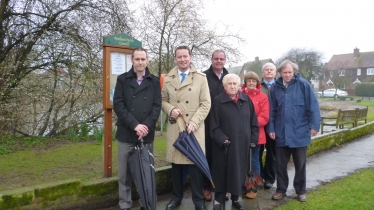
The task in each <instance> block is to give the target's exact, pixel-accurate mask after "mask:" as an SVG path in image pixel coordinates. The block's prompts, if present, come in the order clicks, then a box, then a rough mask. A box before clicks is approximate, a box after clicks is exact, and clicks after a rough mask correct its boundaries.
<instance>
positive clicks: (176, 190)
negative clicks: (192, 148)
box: [171, 163, 204, 207]
mask: <svg viewBox="0 0 374 210" xmlns="http://www.w3.org/2000/svg"><path fill="white" fill-rule="evenodd" d="M183 170H184V164H174V163H173V164H171V173H172V177H173V191H172V200H174V201H181V200H182V198H183ZM188 173H189V175H190V183H191V191H192V201H193V203H194V204H195V206H199V207H201V206H203V205H204V193H203V173H202V172H201V171H200V170H199V169H198V168H197V167H196V166H195V165H188Z"/></svg>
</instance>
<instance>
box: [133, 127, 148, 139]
mask: <svg viewBox="0 0 374 210" xmlns="http://www.w3.org/2000/svg"><path fill="white" fill-rule="evenodd" d="M134 130H135V131H136V135H138V136H139V138H138V140H140V139H141V138H142V137H144V136H146V135H148V127H147V126H146V125H143V124H138V125H137V126H136V127H135V129H134Z"/></svg>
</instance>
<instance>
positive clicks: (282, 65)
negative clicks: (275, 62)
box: [277, 59, 299, 74]
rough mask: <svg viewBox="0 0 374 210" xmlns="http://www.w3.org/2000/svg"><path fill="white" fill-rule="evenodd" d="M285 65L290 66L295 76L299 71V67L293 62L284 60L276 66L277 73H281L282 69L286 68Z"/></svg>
mask: <svg viewBox="0 0 374 210" xmlns="http://www.w3.org/2000/svg"><path fill="white" fill-rule="evenodd" d="M287 64H290V65H291V67H292V68H293V73H294V74H296V73H297V72H298V71H299V66H298V65H297V64H296V63H294V62H292V61H290V60H288V59H286V60H284V61H283V62H282V63H281V64H280V65H279V66H278V68H277V71H278V72H279V73H281V71H282V70H283V69H284V68H286V67H287Z"/></svg>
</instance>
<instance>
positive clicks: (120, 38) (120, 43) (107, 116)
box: [103, 34, 142, 177]
mask: <svg viewBox="0 0 374 210" xmlns="http://www.w3.org/2000/svg"><path fill="white" fill-rule="evenodd" d="M138 47H142V43H141V42H140V41H138V40H136V39H134V38H133V37H130V36H128V35H127V34H115V35H109V36H105V37H104V39H103V108H104V139H103V166H104V170H103V176H104V177H111V176H112V168H113V167H112V163H113V161H112V130H113V124H112V114H113V111H112V110H113V96H114V89H115V87H116V83H117V77H118V75H120V74H123V73H125V72H127V71H128V70H130V68H131V66H132V63H131V53H132V51H133V50H134V49H135V48H138Z"/></svg>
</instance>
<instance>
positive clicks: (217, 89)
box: [203, 50, 229, 201]
mask: <svg viewBox="0 0 374 210" xmlns="http://www.w3.org/2000/svg"><path fill="white" fill-rule="evenodd" d="M210 61H211V62H212V65H210V67H209V69H207V70H206V71H204V72H203V73H205V74H206V78H207V80H208V86H209V92H210V99H211V101H213V99H214V97H216V96H217V95H219V94H220V93H222V92H223V90H224V88H223V85H222V79H223V77H224V76H225V75H226V74H228V73H229V72H228V71H227V70H226V69H225V67H224V66H225V64H226V54H225V51H223V50H215V51H214V52H213V53H212V58H211V59H210ZM210 114H211V111H210V112H209V114H208V117H207V118H206V119H205V121H204V123H205V155H206V159H207V160H208V165H209V167H210V168H211V166H212V138H211V136H210V126H209V118H210ZM204 197H205V200H207V201H211V200H212V188H211V184H210V181H209V180H208V179H207V178H206V177H204Z"/></svg>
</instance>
